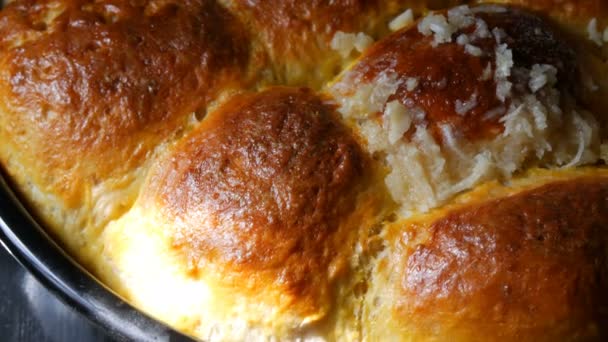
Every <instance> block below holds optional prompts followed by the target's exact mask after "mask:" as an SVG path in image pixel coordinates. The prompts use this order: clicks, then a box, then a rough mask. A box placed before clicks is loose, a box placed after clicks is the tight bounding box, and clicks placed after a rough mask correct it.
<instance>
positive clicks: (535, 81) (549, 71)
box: [528, 64, 557, 93]
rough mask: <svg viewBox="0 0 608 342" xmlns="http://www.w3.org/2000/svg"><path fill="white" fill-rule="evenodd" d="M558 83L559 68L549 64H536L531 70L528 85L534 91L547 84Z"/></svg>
mask: <svg viewBox="0 0 608 342" xmlns="http://www.w3.org/2000/svg"><path fill="white" fill-rule="evenodd" d="M556 83H557V69H556V68H555V67H554V66H553V65H549V64H534V65H533V66H532V70H531V71H530V82H528V87H529V88H530V90H531V91H532V92H533V93H536V92H537V91H539V90H540V89H542V88H543V87H544V86H545V85H549V86H551V87H552V86H554V85H555V84H556Z"/></svg>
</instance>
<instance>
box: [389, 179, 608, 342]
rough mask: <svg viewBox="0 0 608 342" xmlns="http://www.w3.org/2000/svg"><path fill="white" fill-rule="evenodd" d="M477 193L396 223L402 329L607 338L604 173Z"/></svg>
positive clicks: (460, 335)
mask: <svg viewBox="0 0 608 342" xmlns="http://www.w3.org/2000/svg"><path fill="white" fill-rule="evenodd" d="M482 198H483V197H482ZM482 198H479V199H478V201H476V203H472V204H465V205H462V206H460V207H458V208H457V209H454V210H448V211H445V212H442V213H441V216H440V217H437V216H433V217H432V218H431V219H430V220H422V221H419V222H416V223H406V224H403V225H402V229H401V230H402V231H403V232H406V233H401V234H400V235H401V237H400V238H399V241H398V243H397V247H395V250H396V251H403V253H399V255H398V256H394V257H392V258H394V259H393V260H399V261H398V262H397V263H396V266H395V268H396V269H395V272H397V274H398V276H397V277H396V281H395V284H394V285H395V286H397V287H398V289H397V290H396V291H398V293H399V295H398V298H399V299H398V300H396V302H395V305H394V309H393V310H394V311H393V315H394V317H395V318H396V319H398V320H399V321H400V322H403V324H404V327H403V329H404V330H406V331H407V329H412V330H410V331H409V333H413V334H414V335H416V334H421V335H423V334H425V333H427V332H429V331H433V335H434V336H435V337H436V338H439V339H441V336H444V337H447V336H450V338H453V339H455V340H479V339H483V338H484V337H487V336H494V338H495V339H497V340H504V341H511V340H516V339H518V340H526V341H539V340H542V341H552V340H556V339H558V340H563V341H567V340H572V341H574V340H577V341H579V340H601V339H603V338H606V337H607V336H608V330H606V327H607V326H608V316H607V314H606V313H607V312H608V311H607V310H608V297H607V296H606V293H605V292H606V291H605V290H606V288H608V235H607V234H606V229H607V227H608V176H607V175H606V174H605V172H604V174H600V175H596V176H589V177H579V178H575V179H572V180H566V181H556V182H552V183H549V184H546V185H542V186H540V187H536V188H532V189H529V190H523V191H519V192H517V193H514V194H511V195H509V196H506V197H503V198H499V199H495V200H489V201H484V200H483V199H482ZM408 240H409V241H408ZM412 240H418V241H417V242H415V243H411V241H412ZM414 331H415V332H414Z"/></svg>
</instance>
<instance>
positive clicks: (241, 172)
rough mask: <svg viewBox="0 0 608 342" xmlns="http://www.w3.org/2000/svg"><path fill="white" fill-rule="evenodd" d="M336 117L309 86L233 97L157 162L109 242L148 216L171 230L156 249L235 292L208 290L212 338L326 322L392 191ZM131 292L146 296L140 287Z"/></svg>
mask: <svg viewBox="0 0 608 342" xmlns="http://www.w3.org/2000/svg"><path fill="white" fill-rule="evenodd" d="M336 119H337V115H336V114H335V112H334V109H333V107H332V106H330V105H328V104H326V103H324V101H323V100H322V99H320V98H319V97H318V96H317V95H315V94H314V93H313V92H312V91H311V90H308V89H298V88H281V87H279V88H270V89H267V90H264V91H263V92H260V93H257V94H243V95H237V96H235V97H233V98H232V99H231V100H230V101H229V102H227V103H226V104H224V105H223V106H221V107H220V108H219V109H218V110H217V111H215V112H213V113H212V114H210V116H209V117H208V118H206V119H205V120H204V121H203V122H202V124H201V125H199V126H198V127H197V128H196V129H195V130H193V131H192V132H191V133H190V134H188V135H187V136H185V137H184V138H183V139H182V140H181V141H180V142H179V143H178V144H177V145H176V146H175V147H174V148H173V149H172V151H171V153H170V154H169V155H168V156H167V157H165V158H163V160H162V161H161V162H160V163H159V164H158V165H157V166H155V167H154V168H153V170H152V171H151V173H150V176H149V179H148V181H147V183H146V185H145V187H144V190H143V193H142V196H141V197H140V199H139V201H138V203H137V204H136V207H135V209H134V211H133V212H137V214H130V215H128V218H126V219H125V218H123V219H121V220H120V221H118V222H117V223H116V225H114V226H111V227H110V229H109V231H110V233H107V236H106V239H107V241H108V242H112V241H116V239H120V238H119V237H118V236H117V235H120V234H122V233H123V232H121V230H122V229H131V228H130V226H134V225H139V226H146V225H148V226H146V227H145V229H148V230H149V231H150V232H154V231H159V232H162V233H161V234H162V236H163V237H162V240H163V242H162V244H163V245H161V246H158V247H155V248H157V249H156V250H155V251H148V252H146V253H150V254H159V253H165V254H167V255H171V257H172V258H174V262H175V265H176V267H178V269H177V272H178V274H179V277H182V278H183V279H184V281H192V282H196V283H199V284H200V285H198V286H199V287H201V288H202V287H206V288H210V289H211V291H212V293H216V294H219V293H224V294H226V295H225V296H217V297H215V298H212V299H201V300H202V301H204V302H205V303H204V304H201V305H205V307H206V308H207V309H208V310H213V311H215V317H212V318H207V317H205V318H201V319H200V320H199V321H198V323H195V326H194V329H196V330H197V334H199V335H201V336H208V337H210V338H218V336H223V337H226V336H228V337H231V338H239V339H240V338H244V337H246V336H249V337H251V336H252V334H253V333H252V332H248V333H243V332H238V331H231V330H232V329H236V328H234V326H235V325H238V324H237V323H235V322H236V321H238V320H245V321H247V322H248V323H249V324H252V325H253V326H254V327H256V326H260V327H262V328H263V329H267V330H262V332H261V333H263V334H276V335H278V336H290V335H292V334H298V335H301V334H303V331H304V330H305V329H313V330H314V329H317V328H318V327H314V324H313V323H316V322H318V321H320V320H321V319H324V318H325V319H326V318H327V316H329V315H330V311H331V310H336V309H337V310H343V309H344V308H342V307H340V308H335V307H334V306H335V304H336V299H335V296H336V294H337V293H338V291H339V290H338V289H337V287H336V286H337V285H339V284H340V282H342V283H344V282H345V281H344V277H345V276H346V275H348V273H349V272H350V271H351V270H350V261H351V259H352V257H353V254H354V253H355V242H356V240H357V239H358V238H359V235H361V234H363V233H364V232H365V229H367V228H369V226H370V225H371V223H373V222H374V220H376V219H377V217H376V216H377V215H378V214H379V213H380V205H381V203H382V196H383V195H382V193H381V192H380V193H379V194H376V193H374V192H372V191H371V189H370V179H371V178H372V177H373V168H372V167H371V166H370V165H369V161H368V160H366V156H365V155H364V154H363V153H362V151H361V150H360V147H359V145H358V144H357V143H356V141H355V140H354V139H353V138H352V137H351V135H350V132H349V131H348V130H346V129H345V128H344V127H343V126H342V125H341V124H340V123H339V122H338V121H337V120H336ZM355 208H359V209H355ZM142 216H143V217H142ZM146 216H149V217H152V218H153V219H152V221H151V222H150V221H149V220H148V219H146V218H145V217H146ZM125 220H126V221H127V222H129V220H131V222H130V223H128V224H125V223H124V221H125ZM116 230H118V231H119V232H118V233H116V232H115V231H116ZM128 234H132V232H129V233H128ZM143 234H144V235H145V233H143ZM144 239H145V238H144ZM140 243H141V241H140ZM108 245H109V243H108ZM127 248H128V247H127ZM106 251H107V253H106V254H105V256H106V257H107V258H108V259H109V260H111V262H113V263H116V265H117V266H118V268H122V269H121V272H125V273H131V272H136V273H137V272H140V271H139V267H141V264H135V265H133V266H132V268H128V267H126V268H125V267H123V266H122V265H125V264H126V262H125V261H124V260H126V259H128V258H130V256H129V253H130V251H129V250H122V249H121V248H119V247H116V246H108V248H107V249H106ZM110 272H111V270H110ZM121 276H122V275H120V274H119V275H118V277H121ZM152 281H156V280H152ZM340 286H343V285H340ZM125 292H126V295H127V296H129V297H132V298H134V300H136V301H142V297H143V296H142V295H141V293H139V292H138V291H137V289H136V288H135V289H134V290H133V289H128V290H127V291H125ZM227 294H230V295H227ZM172 295H173V294H166V296H169V297H170V296H172ZM181 295H184V294H183V293H182V294H181ZM189 295H191V294H190V293H188V296H189ZM192 297H197V294H192ZM141 305H142V306H143V307H145V308H146V307H148V308H151V306H148V304H147V303H146V302H145V301H143V302H142V303H141ZM235 308H238V310H235ZM151 310H154V309H153V308H152V309H151ZM155 314H159V315H160V316H161V317H169V318H168V319H174V318H172V317H170V316H169V315H168V314H167V312H162V311H159V312H158V313H157V312H155ZM340 314H345V312H343V311H340ZM192 315H193V316H194V317H196V316H195V315H200V314H199V313H197V312H193V313H192ZM220 318H223V319H224V321H223V322H222V321H221V320H220ZM209 320H213V321H212V322H209ZM218 321H219V322H218ZM348 323H349V325H350V326H349V327H348V329H349V331H351V332H348V331H345V332H344V333H355V332H356V326H355V323H356V322H354V321H353V320H352V318H351V321H350V322H348ZM214 325H216V326H217V327H218V328H219V329H220V331H219V332H217V333H215V334H217V335H218V336H216V335H214V332H213V329H212V327H213V326H214ZM311 325H312V326H313V327H312V328H311V327H310V326H311ZM345 329H346V328H345ZM253 331H255V329H253ZM239 333H240V334H243V335H237V334H239ZM231 334H232V335H231ZM298 335H294V336H298Z"/></svg>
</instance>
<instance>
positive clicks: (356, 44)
mask: <svg viewBox="0 0 608 342" xmlns="http://www.w3.org/2000/svg"><path fill="white" fill-rule="evenodd" d="M373 42H374V39H373V38H372V37H370V36H368V35H366V34H365V33H363V32H359V33H356V34H355V33H345V32H342V31H338V32H336V33H335V34H334V36H333V38H332V39H331V43H330V47H331V48H332V49H333V50H336V51H338V52H339V53H340V55H341V56H342V58H347V57H349V56H350V55H351V53H352V51H353V50H356V51H358V52H363V51H365V49H366V48H368V47H369V46H370V45H371V44H372V43H373Z"/></svg>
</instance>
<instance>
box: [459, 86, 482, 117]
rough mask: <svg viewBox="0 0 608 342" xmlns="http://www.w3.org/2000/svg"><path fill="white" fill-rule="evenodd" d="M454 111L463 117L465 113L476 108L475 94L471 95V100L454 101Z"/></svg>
mask: <svg viewBox="0 0 608 342" xmlns="http://www.w3.org/2000/svg"><path fill="white" fill-rule="evenodd" d="M455 107H456V108H455V110H456V113H457V114H458V115H465V114H466V113H468V112H470V111H471V110H473V109H474V108H475V107H477V93H476V92H475V93H473V94H472V95H471V98H469V99H468V100H466V101H461V100H456V103H455Z"/></svg>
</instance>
